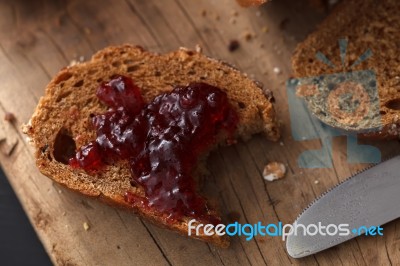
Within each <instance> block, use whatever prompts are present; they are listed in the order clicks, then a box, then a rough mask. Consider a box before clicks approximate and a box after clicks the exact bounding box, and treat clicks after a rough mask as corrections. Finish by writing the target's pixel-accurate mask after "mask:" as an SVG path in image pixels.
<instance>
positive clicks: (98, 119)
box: [69, 75, 238, 223]
mask: <svg viewBox="0 0 400 266" xmlns="http://www.w3.org/2000/svg"><path fill="white" fill-rule="evenodd" d="M96 95H97V97H98V98H99V100H100V101H101V102H102V103H104V104H105V105H107V106H108V107H109V109H108V111H107V112H105V113H103V114H97V115H94V116H93V117H92V122H93V125H94V128H95V129H96V133H97V138H96V140H95V141H93V142H91V143H89V144H87V145H85V146H83V147H81V148H80V149H79V150H78V151H77V153H76V155H75V157H73V158H71V159H70V161H69V164H70V165H71V166H72V167H74V168H82V169H84V170H86V171H96V170H100V169H101V167H103V166H104V165H107V164H110V163H112V162H113V161H115V160H121V159H122V160H128V162H129V164H130V169H131V173H132V178H131V184H132V185H134V186H139V187H142V188H143V189H144V191H145V198H141V197H139V196H136V195H133V194H132V193H129V192H127V194H126V195H125V200H126V201H128V202H129V203H130V204H133V205H136V204H142V205H144V206H142V207H145V208H151V209H155V210H157V211H159V212H161V213H164V214H167V216H168V219H172V220H176V219H179V218H182V217H183V216H188V217H193V218H196V219H198V220H204V221H208V222H212V223H218V222H219V221H217V220H216V218H214V217H213V216H212V215H210V214H209V210H208V207H207V204H206V200H205V199H204V197H202V196H201V195H199V194H198V193H197V191H196V186H195V180H194V179H193V172H194V170H195V167H196V164H197V161H198V158H199V156H200V155H201V154H202V153H204V152H206V151H208V150H209V149H210V148H211V147H212V145H213V144H215V142H216V137H217V134H218V133H219V132H220V131H221V130H222V131H224V132H225V134H226V135H227V136H228V140H229V139H231V138H232V137H233V133H234V131H235V129H236V125H237V123H238V116H237V114H236V112H235V111H234V110H233V109H232V107H231V105H230V104H229V102H228V98H227V95H226V93H225V92H224V91H222V90H221V89H219V88H217V87H214V86H211V85H209V84H206V83H191V84H189V85H188V86H176V87H175V88H174V89H173V90H172V91H170V92H168V93H164V94H161V95H158V96H157V97H156V98H155V99H154V100H153V101H152V102H150V103H147V104H146V103H145V102H144V100H143V98H142V96H141V93H140V89H139V87H138V86H136V85H135V84H134V82H133V81H132V79H130V78H128V77H125V76H119V75H118V76H115V77H113V79H112V80H110V81H109V82H107V83H103V84H101V86H100V87H99V88H98V90H97V94H96Z"/></svg>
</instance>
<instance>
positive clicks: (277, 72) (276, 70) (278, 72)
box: [273, 67, 281, 75]
mask: <svg viewBox="0 0 400 266" xmlns="http://www.w3.org/2000/svg"><path fill="white" fill-rule="evenodd" d="M273 71H274V73H275V74H277V75H279V74H280V73H281V69H280V68H279V67H274V70H273Z"/></svg>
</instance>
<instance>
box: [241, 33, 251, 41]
mask: <svg viewBox="0 0 400 266" xmlns="http://www.w3.org/2000/svg"><path fill="white" fill-rule="evenodd" d="M243 38H244V39H245V40H246V41H250V40H251V39H253V38H254V35H253V34H252V33H251V32H245V33H243Z"/></svg>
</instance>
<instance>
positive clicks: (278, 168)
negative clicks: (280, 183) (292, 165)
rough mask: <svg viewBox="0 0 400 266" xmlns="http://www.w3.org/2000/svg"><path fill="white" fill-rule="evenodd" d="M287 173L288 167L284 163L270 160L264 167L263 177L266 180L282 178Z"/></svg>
mask: <svg viewBox="0 0 400 266" xmlns="http://www.w3.org/2000/svg"><path fill="white" fill-rule="evenodd" d="M285 174H286V167H285V165H284V164H283V163H278V162H270V163H268V164H267V165H266V166H265V167H264V171H263V178H264V180H266V181H274V180H278V179H281V178H283V177H284V176H285Z"/></svg>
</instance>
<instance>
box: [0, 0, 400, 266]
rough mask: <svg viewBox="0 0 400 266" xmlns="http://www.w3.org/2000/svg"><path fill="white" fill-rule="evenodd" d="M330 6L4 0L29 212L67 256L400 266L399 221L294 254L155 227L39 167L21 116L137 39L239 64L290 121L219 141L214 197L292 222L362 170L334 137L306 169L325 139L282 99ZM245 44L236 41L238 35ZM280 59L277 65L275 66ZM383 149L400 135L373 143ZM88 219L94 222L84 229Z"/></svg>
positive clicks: (54, 249) (18, 171)
mask: <svg viewBox="0 0 400 266" xmlns="http://www.w3.org/2000/svg"><path fill="white" fill-rule="evenodd" d="M325 15H326V13H325V12H324V11H322V10H318V9H315V8H312V7H310V6H309V5H308V2H303V1H289V0H276V1H273V2H272V3H269V4H267V5H265V6H263V7H261V8H250V9H242V8H240V7H239V6H238V5H237V4H236V2H235V1H234V0H208V1H206V0H196V1H183V0H168V1H159V0H158V1H157V0H146V1H140V0H137V1H134V0H126V1H111V0H98V1H94V0H92V1H62V0H42V1H23V0H17V1H5V0H2V1H0V80H1V89H0V117H3V116H4V114H5V112H12V113H13V114H14V115H15V117H16V121H15V123H13V124H10V123H8V122H5V121H3V120H2V121H1V127H0V138H1V139H2V141H1V142H0V151H1V153H0V160H1V165H2V167H3V168H4V170H5V172H6V173H7V176H8V178H9V180H10V182H11V184H12V186H13V188H14V190H15V191H16V193H17V195H18V196H19V199H20V200H21V202H22V204H23V206H24V209H25V211H26V212H27V214H28V216H29V218H30V221H31V222H32V224H33V226H34V228H35V230H36V232H37V233H38V235H39V237H40V239H41V240H42V242H43V244H44V246H45V248H46V250H47V252H48V253H49V254H50V257H51V259H52V260H53V262H54V263H55V264H59V265H64V264H68V265H75V264H76V265H166V264H173V265H193V264H194V265H235V264H243V265H249V264H252V265H264V264H268V265H287V264H303V265H341V264H343V265H356V264H357V265H386V264H393V265H398V264H400V255H399V254H400V253H399V250H400V241H399V239H400V229H399V228H400V226H399V227H397V225H398V224H399V225H400V221H397V222H392V223H390V224H388V225H386V226H385V227H384V233H385V236H384V237H376V238H372V237H370V238H368V237H360V238H357V239H355V240H352V241H349V242H347V243H345V244H342V245H339V246H337V247H334V248H331V249H329V250H327V251H325V252H321V253H319V254H317V255H314V256H310V257H307V258H304V259H300V260H295V259H292V258H290V257H289V256H288V255H287V253H286V250H285V243H284V242H283V241H282V240H280V239H279V238H272V237H260V238H259V237H256V239H255V240H253V241H249V242H247V241H246V240H245V239H244V238H243V237H234V238H232V244H231V247H230V248H229V249H219V248H215V247H213V246H211V245H208V244H206V243H203V242H200V241H195V240H191V239H188V238H186V237H182V236H179V235H176V234H175V233H172V232H169V231H165V230H163V229H159V228H158V227H155V226H153V225H152V224H150V223H148V222H146V221H144V220H141V219H139V218H137V217H136V216H135V215H134V214H131V213H129V212H125V211H120V210H116V209H113V208H111V207H108V206H105V205H103V204H101V203H98V202H97V201H96V200H93V199H87V198H84V197H82V196H80V195H77V194H74V193H72V192H69V191H68V190H66V189H64V188H61V187H60V186H58V185H56V184H53V183H52V182H51V181H50V180H49V179H48V178H46V177H44V176H42V175H41V174H40V173H39V172H38V170H37V169H36V167H35V165H34V158H33V155H32V149H31V148H30V147H29V145H28V143H27V140H26V138H25V136H24V135H23V134H22V133H21V130H20V125H21V124H22V123H24V122H27V121H28V120H29V118H30V116H31V114H32V112H33V110H34V108H35V106H36V104H37V102H38V99H39V98H40V97H41V95H43V92H44V87H45V86H46V84H47V83H48V82H49V80H50V78H51V77H52V76H53V75H54V74H55V73H57V72H58V70H59V69H61V68H62V67H65V66H67V65H69V64H70V63H71V62H72V61H73V60H75V61H79V60H83V59H87V58H89V57H90V56H91V55H92V54H93V53H94V52H95V51H96V50H98V49H101V48H103V47H105V46H107V45H110V44H121V43H134V44H139V45H141V46H143V47H145V48H147V49H150V50H152V51H156V52H166V51H171V50H174V49H176V48H177V47H179V46H186V47H189V48H194V47H195V45H196V44H199V45H201V46H202V47H203V49H204V52H205V54H207V55H210V56H212V57H216V58H221V59H224V60H226V61H228V62H230V63H233V64H235V65H236V66H237V67H238V68H239V69H241V70H243V71H245V72H247V73H249V75H251V77H254V78H255V79H257V80H259V81H261V82H263V83H264V85H265V86H266V87H268V88H270V89H272V90H273V92H274V95H275V98H276V109H277V112H278V114H279V118H280V120H281V121H282V129H283V138H282V141H281V142H278V143H271V142H268V141H266V140H265V139H263V137H261V136H256V137H254V138H253V139H252V140H251V141H249V142H247V143H242V142H241V143H238V144H237V145H235V146H232V147H228V148H223V149H220V150H218V151H215V152H214V153H213V154H212V155H211V158H210V160H209V169H210V172H211V177H210V179H209V180H208V181H207V185H206V186H205V189H206V190H212V191H213V192H214V193H216V194H217V195H218V199H219V201H220V203H219V205H220V207H221V209H222V212H223V213H224V215H225V216H224V217H228V218H227V220H229V218H230V219H238V220H239V222H241V223H255V222H258V221H262V222H265V223H276V222H278V221H282V222H283V223H292V222H293V221H294V220H295V218H296V217H297V215H298V214H299V213H300V212H301V210H302V209H303V208H305V207H306V206H307V205H308V204H309V203H310V202H311V201H312V200H313V199H314V198H315V197H316V196H318V195H319V194H321V193H322V192H324V191H325V190H327V189H328V188H330V187H331V186H333V185H335V184H337V183H338V182H339V181H341V180H343V179H345V178H346V177H347V176H349V175H351V174H353V173H355V172H356V171H357V170H360V169H362V168H364V167H365V166H366V165H362V164H348V163H347V161H346V139H345V138H342V137H338V138H335V139H334V142H333V143H334V145H333V147H334V152H333V162H334V169H300V168H299V167H298V165H297V157H298V155H299V154H300V153H301V152H302V151H304V150H307V149H312V148H314V149H316V148H318V147H320V143H319V141H318V140H316V141H302V142H297V141H294V140H293V139H292V137H291V132H290V120H289V117H290V116H289V113H288V105H287V101H286V89H285V82H286V80H287V79H288V78H289V77H290V71H291V69H290V56H291V53H292V51H293V49H294V47H295V46H296V43H298V42H299V41H300V40H302V39H303V38H304V37H305V36H306V34H307V33H308V32H310V31H311V30H312V29H314V28H315V25H316V23H317V22H318V21H320V20H321V19H323V17H324V16H325ZM234 39H236V40H238V41H239V42H240V47H239V49H238V50H236V51H234V52H230V51H229V50H228V45H229V43H230V41H231V40H234ZM274 68H279V71H278V72H280V73H279V74H277V73H275V72H274V71H273V69H274ZM374 145H376V146H379V147H380V148H381V149H382V151H383V154H388V153H390V152H392V151H393V150H394V149H398V146H399V145H398V143H397V142H389V143H388V142H386V143H374ZM269 161H280V162H283V163H285V164H286V165H287V168H288V174H287V176H286V178H284V179H282V180H279V181H276V182H272V183H271V182H266V181H264V180H263V178H262V175H261V173H262V169H263V167H264V165H265V164H266V163H267V162H269ZM84 223H86V224H87V225H88V227H89V228H86V229H88V230H85V229H84V226H83V225H84Z"/></svg>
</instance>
